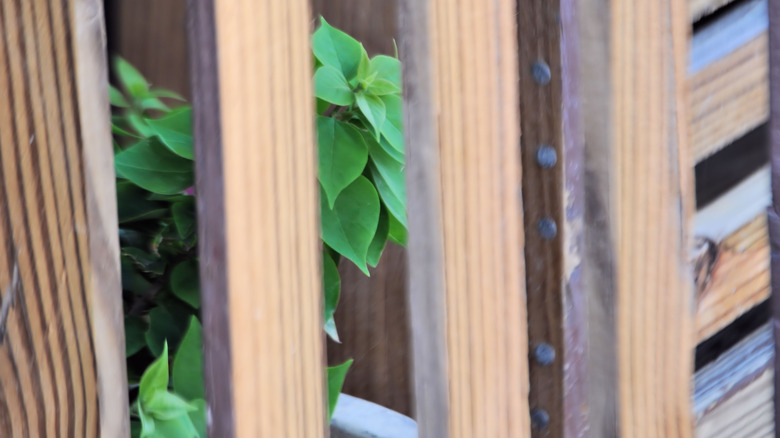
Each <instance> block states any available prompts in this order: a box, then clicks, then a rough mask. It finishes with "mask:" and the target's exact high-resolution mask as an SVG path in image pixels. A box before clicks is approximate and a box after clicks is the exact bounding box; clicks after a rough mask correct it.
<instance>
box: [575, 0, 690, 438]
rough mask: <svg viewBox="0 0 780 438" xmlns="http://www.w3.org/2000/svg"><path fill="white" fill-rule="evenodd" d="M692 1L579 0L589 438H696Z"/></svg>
mask: <svg viewBox="0 0 780 438" xmlns="http://www.w3.org/2000/svg"><path fill="white" fill-rule="evenodd" d="M687 4H688V2H687V1H679V0H665V1H653V2H647V1H644V0H622V1H620V0H619V1H614V0H613V1H606V0H587V1H584V2H579V6H580V8H579V11H578V13H579V14H580V25H581V27H582V29H581V35H582V40H581V41H580V47H582V48H583V49H582V53H581V54H580V56H581V60H582V61H581V62H582V66H583V67H582V83H581V89H582V96H583V99H582V102H583V107H582V115H583V120H584V123H583V126H584V138H585V144H586V145H587V146H586V151H585V153H586V159H585V178H584V183H583V185H584V186H585V190H586V194H585V199H586V202H585V227H586V232H585V235H586V238H587V240H586V242H585V247H586V252H585V254H586V257H585V259H584V261H583V263H584V266H583V270H584V273H585V290H586V291H587V293H588V295H589V296H588V300H587V303H588V306H589V308H588V312H589V315H590V316H589V319H588V324H589V326H588V329H587V330H588V333H589V343H588V348H589V352H588V356H589V358H590V362H589V374H588V375H589V380H590V381H589V384H590V388H591V392H590V396H589V399H588V407H589V409H590V415H589V420H590V429H591V434H592V436H626V437H629V436H630V437H651V436H676V437H690V436H691V435H692V418H691V412H692V409H691V406H690V394H691V382H690V376H691V374H692V373H693V347H694V345H693V342H692V341H693V337H692V336H686V335H685V334H686V333H693V318H692V315H693V312H692V311H693V309H692V308H691V304H692V300H691V297H692V296H693V291H692V287H691V286H692V284H693V279H692V278H691V267H690V265H689V263H688V257H689V248H690V246H689V242H690V239H691V237H692V236H691V235H690V231H691V230H690V229H689V226H690V223H691V219H692V213H693V205H694V202H693V194H694V192H693V181H692V175H693V163H692V160H691V152H690V148H689V143H688V132H687V129H688V128H687V126H688V124H687V123H685V121H686V120H688V114H687V106H686V105H685V102H686V95H685V94H686V93H685V91H686V90H685V79H686V74H685V73H686V60H687V56H686V55H687V53H686V51H687V47H688V39H687V35H688V32H689V30H688V29H689V26H690V24H689V22H688V19H687V17H688V14H687ZM605 14H606V15H607V16H609V17H611V20H610V21H608V23H611V25H607V26H605V25H604V19H603V17H604V15H605Z"/></svg>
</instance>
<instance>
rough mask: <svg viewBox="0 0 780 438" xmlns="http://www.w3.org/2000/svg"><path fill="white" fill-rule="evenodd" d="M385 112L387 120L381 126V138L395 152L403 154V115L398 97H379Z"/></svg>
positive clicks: (401, 102) (401, 104) (401, 103)
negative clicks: (383, 138) (384, 139)
mask: <svg viewBox="0 0 780 438" xmlns="http://www.w3.org/2000/svg"><path fill="white" fill-rule="evenodd" d="M380 99H382V102H384V104H385V109H386V110H387V112H386V115H387V118H386V120H385V123H384V125H382V136H383V137H385V138H386V139H387V142H388V143H389V144H390V146H392V147H393V148H394V149H395V150H396V151H398V152H400V153H401V154H402V155H403V153H404V114H403V101H402V100H401V98H400V97H399V96H394V95H387V96H381V97H380Z"/></svg>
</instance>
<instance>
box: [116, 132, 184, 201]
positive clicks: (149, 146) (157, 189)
mask: <svg viewBox="0 0 780 438" xmlns="http://www.w3.org/2000/svg"><path fill="white" fill-rule="evenodd" d="M114 162H115V166H116V172H117V174H118V175H119V176H121V177H122V178H126V179H128V180H130V181H132V182H133V183H134V184H136V185H138V186H139V187H142V188H144V189H146V190H149V191H150V192H154V193H160V194H163V195H173V194H176V193H180V192H182V191H184V190H185V189H187V188H189V187H192V183H193V163H192V161H190V160H187V159H184V158H181V157H179V156H178V155H175V154H174V153H172V152H171V151H169V150H168V148H166V147H165V146H163V145H162V144H161V143H160V142H159V141H158V140H156V139H148V140H144V141H141V142H140V143H137V144H135V145H133V146H131V147H129V148H127V149H125V150H124V151H122V152H120V153H118V154H117V155H116V157H115V158H114Z"/></svg>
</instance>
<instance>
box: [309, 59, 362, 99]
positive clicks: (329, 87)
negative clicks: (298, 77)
mask: <svg viewBox="0 0 780 438" xmlns="http://www.w3.org/2000/svg"><path fill="white" fill-rule="evenodd" d="M314 95H315V96H316V97H318V98H319V99H322V100H325V101H327V102H330V103H332V104H334V105H341V106H348V105H352V103H353V102H354V101H355V96H354V94H353V93H352V89H351V88H350V87H349V84H348V83H347V79H346V78H345V77H344V74H343V73H341V71H340V70H337V69H336V68H334V67H331V66H329V65H325V66H322V67H320V68H318V69H317V71H316V72H315V73H314Z"/></svg>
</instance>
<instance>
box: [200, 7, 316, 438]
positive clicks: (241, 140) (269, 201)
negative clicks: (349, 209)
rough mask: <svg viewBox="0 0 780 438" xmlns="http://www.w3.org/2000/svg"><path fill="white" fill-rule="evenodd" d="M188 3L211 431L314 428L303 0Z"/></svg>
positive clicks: (311, 186)
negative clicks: (190, 24)
mask: <svg viewBox="0 0 780 438" xmlns="http://www.w3.org/2000/svg"><path fill="white" fill-rule="evenodd" d="M189 12H190V14H191V16H190V21H191V23H192V26H191V28H190V29H191V33H190V43H191V48H192V50H191V53H192V54H193V60H192V62H193V65H192V71H193V75H194V76H193V95H194V96H193V97H194V98H193V111H194V112H193V114H194V121H193V122H194V133H195V150H196V171H197V178H198V179H197V181H196V188H197V191H198V194H199V195H198V228H199V238H200V264H201V294H202V296H201V300H202V303H203V304H202V310H203V315H202V316H203V325H204V356H205V364H204V365H205V370H204V371H205V377H206V395H207V399H208V403H209V410H210V418H211V420H212V421H211V422H210V424H209V436H217V437H225V438H232V437H258V436H268V437H314V438H316V437H321V436H324V434H325V416H326V405H325V395H324V391H323V388H324V368H323V365H324V350H323V344H324V342H323V341H324V339H323V334H322V322H323V321H322V307H321V306H322V284H321V283H322V279H321V268H320V260H319V257H320V252H319V247H320V240H319V226H318V219H317V218H318V217H319V202H318V191H317V189H318V188H317V180H316V178H315V175H316V161H315V157H316V155H315V151H316V149H315V146H314V144H315V142H314V136H313V124H312V120H313V119H314V112H313V111H314V108H313V106H312V102H313V95H312V85H311V68H312V65H311V63H312V60H311V49H310V47H309V41H310V35H311V34H310V30H311V29H310V24H311V20H310V15H309V8H308V2H307V1H305V0H291V1H285V2H279V1H273V0H262V1H256V0H239V1H235V0H231V1H197V2H195V1H193V2H191V3H190V4H189ZM217 59H218V60H219V61H218V62H217ZM307 109H310V110H307ZM248 200H249V201H248Z"/></svg>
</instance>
